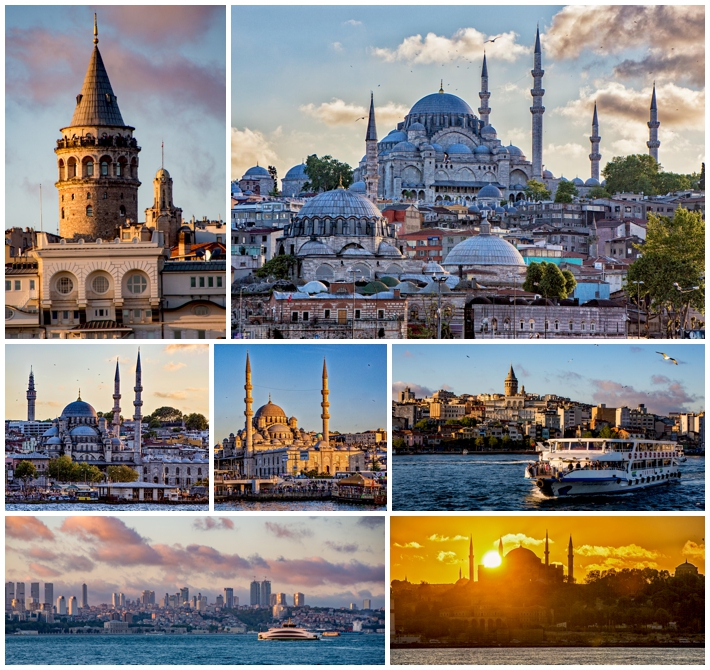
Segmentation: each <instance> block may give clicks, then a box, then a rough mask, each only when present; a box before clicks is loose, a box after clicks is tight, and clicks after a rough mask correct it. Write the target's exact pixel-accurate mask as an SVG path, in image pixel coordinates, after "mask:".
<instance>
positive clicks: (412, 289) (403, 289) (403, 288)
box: [397, 281, 419, 295]
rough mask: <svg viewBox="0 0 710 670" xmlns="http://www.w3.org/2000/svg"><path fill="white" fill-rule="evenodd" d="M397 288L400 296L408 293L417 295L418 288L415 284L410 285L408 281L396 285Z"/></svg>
mask: <svg viewBox="0 0 710 670" xmlns="http://www.w3.org/2000/svg"><path fill="white" fill-rule="evenodd" d="M397 288H398V289H399V292H400V293H401V294H402V295H405V294H408V293H419V287H418V286H417V285H416V284H414V283H412V282H410V281H403V282H400V283H399V284H398V285H397Z"/></svg>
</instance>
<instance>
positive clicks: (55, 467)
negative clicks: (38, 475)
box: [47, 455, 74, 482]
mask: <svg viewBox="0 0 710 670" xmlns="http://www.w3.org/2000/svg"><path fill="white" fill-rule="evenodd" d="M73 470H74V463H72V460H71V456H66V455H64V456H59V457H58V458H53V459H52V460H50V461H49V465H48V466H47V474H48V475H49V476H50V477H51V478H52V479H54V480H55V481H58V482H71V481H74V480H73V479H72V474H73Z"/></svg>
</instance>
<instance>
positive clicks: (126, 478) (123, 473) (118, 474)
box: [106, 465, 138, 482]
mask: <svg viewBox="0 0 710 670" xmlns="http://www.w3.org/2000/svg"><path fill="white" fill-rule="evenodd" d="M106 473H107V474H108V478H109V480H110V481H112V482H135V481H136V480H137V479H138V473H137V472H136V471H135V470H134V469H133V468H129V467H128V466H127V465H109V466H108V468H107V469H106Z"/></svg>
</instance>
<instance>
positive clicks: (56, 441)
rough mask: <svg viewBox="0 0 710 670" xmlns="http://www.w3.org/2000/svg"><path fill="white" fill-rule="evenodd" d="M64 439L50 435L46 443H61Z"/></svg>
mask: <svg viewBox="0 0 710 670" xmlns="http://www.w3.org/2000/svg"><path fill="white" fill-rule="evenodd" d="M61 443H62V441H61V439H59V438H58V437H50V438H49V439H48V440H47V442H46V443H45V444H47V445H50V444H61Z"/></svg>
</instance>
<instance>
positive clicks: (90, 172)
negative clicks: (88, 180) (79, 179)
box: [86, 158, 94, 177]
mask: <svg viewBox="0 0 710 670" xmlns="http://www.w3.org/2000/svg"><path fill="white" fill-rule="evenodd" d="M86 176H87V177H93V176H94V161H93V160H92V159H91V158H89V160H88V161H86Z"/></svg>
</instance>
